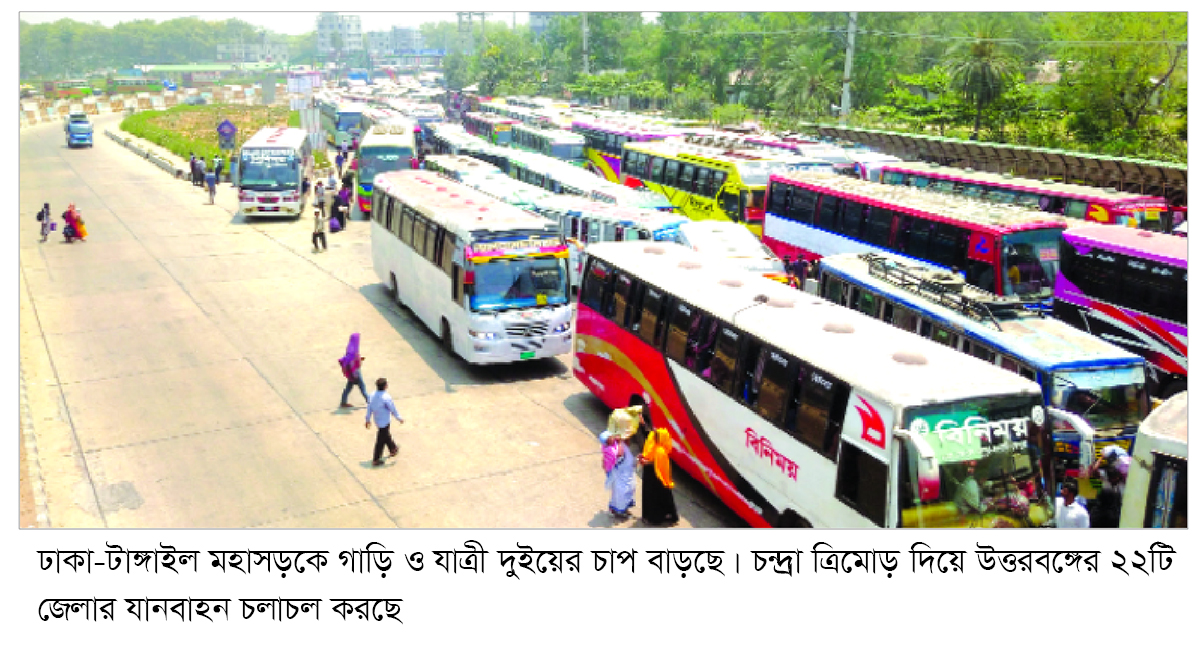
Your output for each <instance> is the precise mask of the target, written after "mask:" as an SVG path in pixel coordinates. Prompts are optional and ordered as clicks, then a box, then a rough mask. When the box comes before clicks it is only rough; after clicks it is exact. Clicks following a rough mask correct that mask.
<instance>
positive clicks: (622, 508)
mask: <svg viewBox="0 0 1200 656" xmlns="http://www.w3.org/2000/svg"><path fill="white" fill-rule="evenodd" d="M641 419H642V406H640V405H635V406H631V407H628V408H620V409H617V410H613V413H612V415H610V416H609V418H608V430H606V431H604V432H603V433H600V436H599V439H600V443H601V444H602V445H603V448H602V449H601V454H602V455H603V463H604V472H605V479H604V488H605V489H607V490H612V495H611V497H610V498H609V501H608V512H609V513H610V514H611V515H612V516H613V518H614V519H616V520H617V521H624V520H626V519H629V510H630V509H631V508H633V505H634V500H633V497H634V492H635V491H636V489H635V483H634V481H635V478H636V470H635V464H636V462H637V459H636V457H635V456H634V454H633V451H632V450H631V449H630V448H629V438H630V437H632V436H633V434H634V432H636V431H637V428H638V425H639V424H640V423H641Z"/></svg>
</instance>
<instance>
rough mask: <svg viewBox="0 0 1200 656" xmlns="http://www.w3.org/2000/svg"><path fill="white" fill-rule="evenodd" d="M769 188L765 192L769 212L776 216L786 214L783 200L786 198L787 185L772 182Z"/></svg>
mask: <svg viewBox="0 0 1200 656" xmlns="http://www.w3.org/2000/svg"><path fill="white" fill-rule="evenodd" d="M769 190H770V191H769V193H768V194H767V196H768V197H767V207H768V208H769V209H770V211H771V213H772V214H775V215H776V216H786V214H784V211H783V208H784V206H785V203H784V201H786V200H787V194H786V192H787V186H785V185H782V184H780V183H778V182H772V183H771V186H770V187H769Z"/></svg>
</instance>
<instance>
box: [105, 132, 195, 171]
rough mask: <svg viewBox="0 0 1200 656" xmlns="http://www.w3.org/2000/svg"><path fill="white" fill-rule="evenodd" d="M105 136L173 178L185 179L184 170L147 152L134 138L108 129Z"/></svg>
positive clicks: (163, 158)
mask: <svg viewBox="0 0 1200 656" xmlns="http://www.w3.org/2000/svg"><path fill="white" fill-rule="evenodd" d="M104 134H106V135H108V137H109V138H110V139H112V140H113V141H115V142H117V143H119V144H121V145H122V146H125V147H126V148H128V149H129V150H131V151H133V152H134V153H136V154H137V155H138V156H139V157H143V158H145V159H146V160H148V161H150V162H151V163H152V164H154V165H155V166H157V167H158V168H160V169H162V170H163V171H166V172H167V173H170V174H171V176H172V177H174V178H176V179H179V178H182V177H183V169H182V168H180V167H177V166H175V165H174V164H172V163H171V162H170V161H169V160H167V159H166V158H165V157H161V156H159V155H156V154H155V153H154V152H153V151H149V150H146V149H145V148H142V147H141V146H140V145H139V144H138V143H137V142H136V141H134V140H133V139H132V138H130V137H124V136H121V135H120V134H117V133H115V132H113V131H112V130H108V129H105V130H104Z"/></svg>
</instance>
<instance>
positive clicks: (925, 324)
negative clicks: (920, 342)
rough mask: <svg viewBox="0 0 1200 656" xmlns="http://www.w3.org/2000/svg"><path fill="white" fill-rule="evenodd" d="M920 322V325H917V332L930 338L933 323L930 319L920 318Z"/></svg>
mask: <svg viewBox="0 0 1200 656" xmlns="http://www.w3.org/2000/svg"><path fill="white" fill-rule="evenodd" d="M920 322H921V323H920V325H919V326H918V327H917V334H918V335H920V336H921V337H924V338H926V339H928V338H929V334H930V333H931V332H933V323H932V322H930V321H929V319H920Z"/></svg>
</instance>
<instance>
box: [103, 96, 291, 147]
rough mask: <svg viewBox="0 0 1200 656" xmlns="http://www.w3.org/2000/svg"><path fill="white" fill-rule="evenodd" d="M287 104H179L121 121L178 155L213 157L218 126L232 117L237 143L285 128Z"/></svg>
mask: <svg viewBox="0 0 1200 656" xmlns="http://www.w3.org/2000/svg"><path fill="white" fill-rule="evenodd" d="M289 113H290V112H289V111H288V110H287V108H284V107H262V106H256V105H199V106H195V105H180V106H178V107H172V108H171V109H167V110H150V111H143V112H137V113H135V114H133V115H132V116H129V117H127V118H126V119H125V120H123V121H121V129H122V130H124V131H125V132H128V133H130V134H132V135H134V136H137V137H141V138H142V139H145V140H147V141H149V142H151V143H153V144H156V145H158V146H160V147H162V148H165V149H167V150H168V151H170V152H171V153H173V154H174V155H175V156H176V157H180V158H183V159H187V158H188V156H189V155H191V154H193V153H194V154H195V155H196V157H203V158H204V159H206V160H211V159H212V158H213V157H215V156H217V155H220V154H221V152H220V148H219V147H218V146H219V143H218V138H217V125H218V124H220V123H221V121H223V120H226V119H228V120H230V121H232V122H233V124H234V125H235V126H237V129H238V133H237V139H236V142H237V143H239V144H240V143H241V142H243V141H245V140H246V139H248V138H250V137H251V136H252V135H253V134H254V133H255V132H258V131H259V130H260V129H262V128H264V127H272V126H278V127H286V126H287V125H288V122H289ZM226 159H227V157H226Z"/></svg>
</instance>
